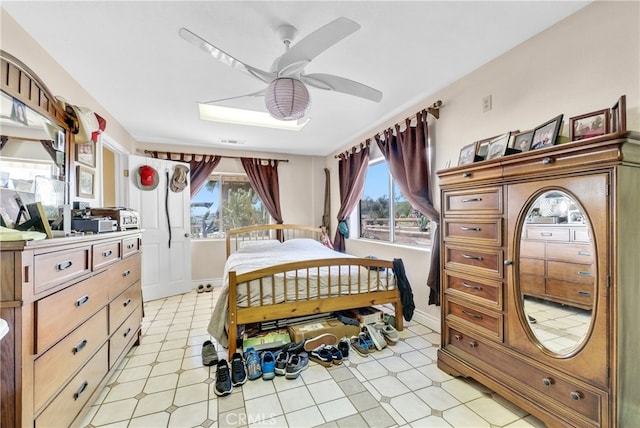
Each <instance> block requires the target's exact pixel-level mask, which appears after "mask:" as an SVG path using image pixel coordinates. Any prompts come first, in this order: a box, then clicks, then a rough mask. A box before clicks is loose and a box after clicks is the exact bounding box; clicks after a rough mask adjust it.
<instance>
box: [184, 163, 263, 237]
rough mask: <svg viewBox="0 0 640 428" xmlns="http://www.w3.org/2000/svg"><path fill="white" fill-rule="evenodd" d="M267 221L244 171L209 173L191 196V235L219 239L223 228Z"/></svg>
mask: <svg viewBox="0 0 640 428" xmlns="http://www.w3.org/2000/svg"><path fill="white" fill-rule="evenodd" d="M270 221H271V216H270V215H269V212H268V211H267V209H266V207H265V206H264V205H263V204H262V201H261V200H260V198H259V197H258V195H257V194H256V192H255V191H254V190H253V188H252V187H251V183H250V182H249V179H248V178H247V176H246V175H244V174H213V175H211V177H210V178H209V181H208V182H207V183H206V184H205V185H204V186H202V188H201V189H200V190H199V191H198V193H197V194H195V195H194V196H193V197H192V198H191V237H192V238H223V237H224V236H225V234H224V231H225V230H228V229H234V228H237V227H244V226H253V225H256V224H269V223H270Z"/></svg>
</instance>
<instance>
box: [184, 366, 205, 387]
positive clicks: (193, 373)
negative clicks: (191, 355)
mask: <svg viewBox="0 0 640 428" xmlns="http://www.w3.org/2000/svg"><path fill="white" fill-rule="evenodd" d="M207 379H209V368H208V367H200V368H197V369H193V370H187V371H184V372H182V373H180V375H179V377H178V386H186V385H192V384H194V383H202V382H204V381H205V380H207Z"/></svg>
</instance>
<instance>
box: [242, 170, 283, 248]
mask: <svg viewBox="0 0 640 428" xmlns="http://www.w3.org/2000/svg"><path fill="white" fill-rule="evenodd" d="M240 160H241V161H242V167H243V168H244V170H245V172H246V173H247V177H249V182H250V183H251V187H252V188H253V190H255V192H256V193H257V194H258V196H259V197H260V200H261V201H262V203H263V204H264V206H265V207H266V208H267V211H269V214H271V217H273V219H274V220H275V221H276V223H278V224H282V211H281V209H280V182H279V180H278V161H277V160H273V159H272V160H265V159H254V158H241V159H240ZM277 237H278V239H279V240H282V231H281V230H278V233H277Z"/></svg>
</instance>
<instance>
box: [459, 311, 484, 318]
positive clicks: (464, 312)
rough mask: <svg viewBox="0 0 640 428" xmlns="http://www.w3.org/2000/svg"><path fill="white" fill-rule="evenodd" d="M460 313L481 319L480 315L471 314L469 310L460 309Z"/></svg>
mask: <svg viewBox="0 0 640 428" xmlns="http://www.w3.org/2000/svg"><path fill="white" fill-rule="evenodd" d="M462 313H463V314H465V315H466V316H468V317H471V318H475V319H477V320H481V319H482V315H478V314H472V313H471V312H468V311H465V310H464V309H463V310H462Z"/></svg>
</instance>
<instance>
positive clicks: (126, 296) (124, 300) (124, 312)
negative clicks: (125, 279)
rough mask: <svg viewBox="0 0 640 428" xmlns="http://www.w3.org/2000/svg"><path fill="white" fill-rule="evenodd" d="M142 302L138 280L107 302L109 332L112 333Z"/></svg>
mask: <svg viewBox="0 0 640 428" xmlns="http://www.w3.org/2000/svg"><path fill="white" fill-rule="evenodd" d="M141 304H142V291H141V288H140V282H137V283H135V284H134V285H132V286H131V287H129V288H127V289H126V290H125V291H124V292H123V293H122V294H120V295H119V296H117V297H116V298H115V299H113V300H112V301H111V303H109V333H113V332H114V331H115V330H116V329H117V328H118V327H119V326H120V324H121V323H122V321H124V319H125V318H127V317H128V316H129V314H131V313H132V312H133V311H134V309H135V308H137V307H138V306H140V305H141Z"/></svg>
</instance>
